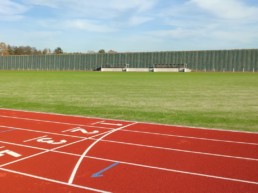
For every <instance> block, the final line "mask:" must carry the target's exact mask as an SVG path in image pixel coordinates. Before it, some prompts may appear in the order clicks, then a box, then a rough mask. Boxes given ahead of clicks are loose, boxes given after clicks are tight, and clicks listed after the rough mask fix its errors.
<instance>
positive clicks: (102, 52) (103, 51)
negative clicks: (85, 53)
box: [98, 49, 106, 54]
mask: <svg viewBox="0 0 258 193" xmlns="http://www.w3.org/2000/svg"><path fill="white" fill-rule="evenodd" d="M98 53H99V54H105V53H106V52H105V50H104V49H101V50H99V52H98Z"/></svg>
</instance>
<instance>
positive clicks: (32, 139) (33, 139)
mask: <svg viewBox="0 0 258 193" xmlns="http://www.w3.org/2000/svg"><path fill="white" fill-rule="evenodd" d="M43 137H47V135H43V136H40V137H35V138H31V139H27V140H24V141H23V142H24V143H26V142H29V141H35V140H37V139H40V138H43Z"/></svg>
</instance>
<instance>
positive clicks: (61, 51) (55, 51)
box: [54, 47, 64, 54]
mask: <svg viewBox="0 0 258 193" xmlns="http://www.w3.org/2000/svg"><path fill="white" fill-rule="evenodd" d="M63 53H64V52H63V50H62V48H60V47H57V48H56V49H55V50H54V54H63Z"/></svg>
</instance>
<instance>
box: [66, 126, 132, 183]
mask: <svg viewBox="0 0 258 193" xmlns="http://www.w3.org/2000/svg"><path fill="white" fill-rule="evenodd" d="M134 124H137V123H131V124H129V125H125V126H123V127H120V128H117V129H114V130H111V131H110V132H108V133H106V134H105V135H103V136H102V137H100V138H99V139H97V140H96V141H95V142H93V143H92V144H91V145H90V146H89V147H88V148H87V149H86V150H85V151H84V152H83V154H82V155H81V157H80V158H79V160H78V162H77V163H76V165H75V167H74V169H73V171H72V173H71V176H70V178H69V180H68V183H69V184H72V183H73V181H74V178H75V175H76V173H77V171H78V169H79V166H80V165H81V163H82V160H83V158H84V157H85V156H86V155H87V153H88V152H89V151H90V150H91V149H92V148H93V147H94V146H95V145H96V144H97V143H98V142H99V141H101V140H102V139H103V138H104V137H106V136H108V135H110V134H112V133H114V132H116V131H119V130H121V129H123V128H126V127H129V126H132V125H134Z"/></svg>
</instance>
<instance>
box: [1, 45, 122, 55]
mask: <svg viewBox="0 0 258 193" xmlns="http://www.w3.org/2000/svg"><path fill="white" fill-rule="evenodd" d="M86 53H100V54H104V53H117V52H116V51H113V50H109V51H108V52H106V51H105V50H104V49H100V50H99V51H98V52H95V51H88V52H86ZM46 54H69V53H65V52H64V51H63V50H62V48H61V47H57V48H56V49H54V50H53V51H51V50H50V49H49V48H45V49H43V50H39V49H37V48H35V47H31V46H11V45H8V44H6V43H4V42H0V56H11V55H46ZM73 54H81V53H78V52H77V53H73Z"/></svg>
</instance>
